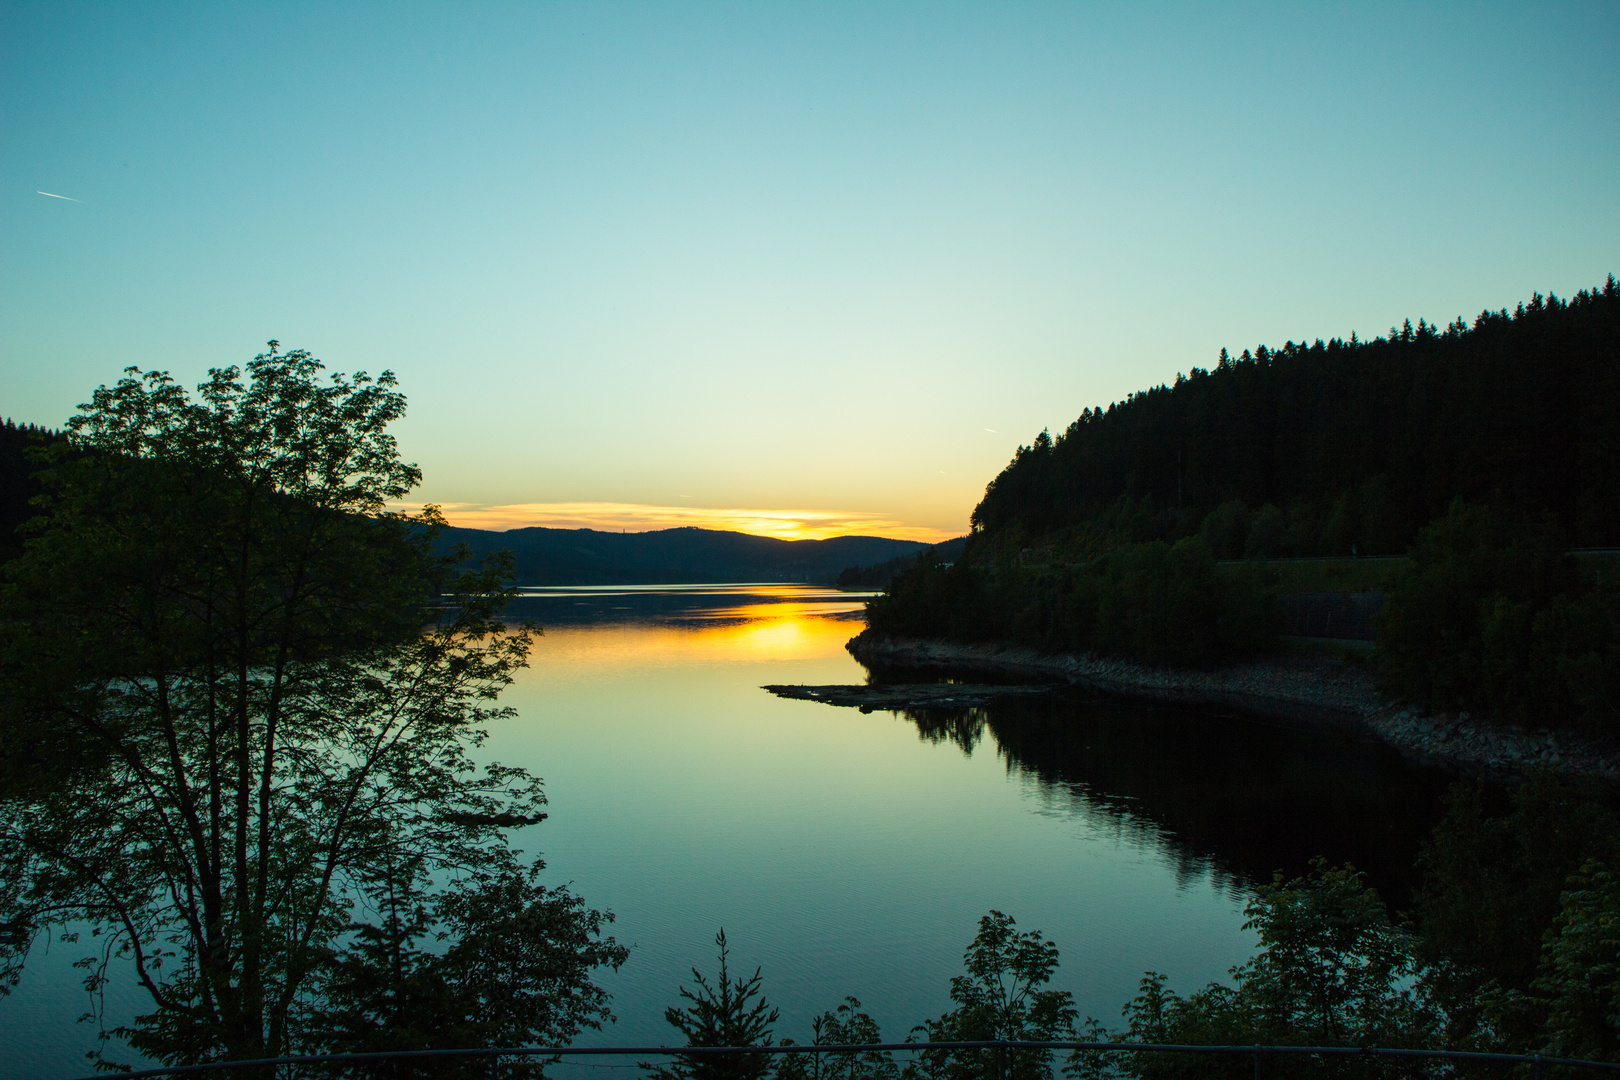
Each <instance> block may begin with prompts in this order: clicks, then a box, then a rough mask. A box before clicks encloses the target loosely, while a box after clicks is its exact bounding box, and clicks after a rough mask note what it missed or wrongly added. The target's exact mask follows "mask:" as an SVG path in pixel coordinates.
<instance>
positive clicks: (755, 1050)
mask: <svg viewBox="0 0 1620 1080" xmlns="http://www.w3.org/2000/svg"><path fill="white" fill-rule="evenodd" d="M942 1050H944V1051H950V1050H994V1051H996V1052H997V1062H998V1064H997V1075H998V1076H999V1077H1001V1078H1005V1077H1006V1076H1007V1075H1008V1054H1009V1052H1011V1051H1019V1050H1045V1051H1054V1050H1068V1051H1071V1052H1089V1053H1098V1054H1163V1053H1173V1054H1211V1055H1226V1056H1229V1057H1230V1056H1240V1055H1252V1056H1253V1059H1254V1075H1255V1077H1256V1078H1258V1077H1260V1076H1261V1062H1262V1061H1263V1060H1264V1059H1265V1058H1267V1057H1273V1056H1276V1057H1282V1056H1297V1055H1303V1056H1317V1057H1339V1058H1362V1059H1365V1060H1369V1061H1371V1060H1376V1059H1378V1058H1404V1059H1408V1060H1412V1059H1428V1060H1444V1061H1473V1062H1481V1063H1485V1062H1489V1063H1495V1064H1499V1065H1508V1066H1512V1065H1528V1066H1530V1072H1531V1075H1532V1076H1533V1077H1536V1078H1538V1080H1539V1078H1540V1077H1541V1076H1542V1075H1543V1070H1544V1069H1545V1068H1546V1067H1547V1066H1563V1067H1569V1068H1577V1069H1597V1070H1607V1071H1609V1072H1611V1073H1612V1072H1620V1063H1616V1062H1609V1061H1587V1060H1584V1059H1581V1058H1562V1057H1548V1056H1545V1055H1542V1054H1496V1053H1488V1052H1485V1051H1474V1050H1422V1049H1408V1048H1404V1047H1384V1046H1282V1045H1262V1044H1258V1043H1256V1044H1253V1045H1249V1044H1237V1045H1229V1046H1205V1045H1178V1044H1172V1043H1130V1042H1124V1043H1114V1042H1073V1041H1053V1042H1019V1041H987V1042H900V1043H853V1044H843V1043H840V1044H836V1045H833V1044H828V1045H815V1044H808V1045H798V1044H794V1045H790V1046H515V1047H484V1048H479V1049H461V1050H378V1051H371V1052H366V1053H352V1054H304V1055H293V1056H289V1057H276V1058H255V1059H252V1060H241V1061H216V1062H208V1063H205V1064H201V1065H170V1066H164V1067H162V1068H155V1069H141V1070H137V1071H135V1072H121V1073H100V1074H98V1075H96V1076H91V1077H83V1078H81V1080H110V1078H114V1077H116V1078H121V1080H138V1078H142V1077H158V1076H190V1075H196V1074H200V1073H220V1074H227V1075H228V1074H229V1073H231V1072H234V1071H236V1070H240V1069H264V1068H275V1067H277V1066H294V1065H365V1064H368V1063H382V1062H396V1061H398V1062H404V1061H420V1060H424V1059H432V1058H484V1059H488V1060H489V1062H490V1065H491V1066H492V1067H494V1066H495V1065H497V1064H498V1063H499V1062H500V1060H501V1059H503V1058H511V1059H524V1058H527V1059H532V1058H553V1059H557V1060H559V1061H560V1060H561V1059H563V1058H570V1057H604V1056H619V1057H665V1058H681V1057H685V1058H691V1057H707V1056H711V1055H726V1054H871V1053H918V1052H922V1051H942Z"/></svg>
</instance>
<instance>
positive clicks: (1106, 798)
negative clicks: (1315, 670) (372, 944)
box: [0, 586, 1448, 1076]
mask: <svg viewBox="0 0 1620 1080" xmlns="http://www.w3.org/2000/svg"><path fill="white" fill-rule="evenodd" d="M516 610H517V612H518V613H519V614H521V615H523V616H526V617H529V618H532V619H534V620H535V621H536V622H539V623H541V624H542V625H543V626H544V627H545V635H544V636H543V637H542V638H540V639H539V640H538V641H537V646H536V648H535V651H534V654H533V657H532V666H531V667H530V668H529V670H528V671H526V672H525V673H523V675H522V676H520V678H519V680H518V682H517V683H516V684H515V685H514V686H513V687H512V688H511V689H510V690H509V691H508V692H507V694H506V695H505V697H504V699H503V701H504V703H505V704H509V705H512V706H515V707H516V709H517V710H518V714H519V715H518V717H517V718H516V719H515V720H510V721H507V722H505V723H503V724H500V725H497V726H496V727H495V728H494V729H493V730H492V732H491V737H490V739H489V741H488V742H487V743H486V744H485V746H484V748H483V750H482V751H481V756H483V757H485V758H487V759H492V760H499V761H502V762H506V763H510V764H516V765H522V766H524V767H526V768H528V769H529V770H531V771H532V772H535V773H537V774H538V775H540V776H542V777H544V778H545V782H546V790H547V793H548V796H549V798H550V801H551V805H550V808H549V809H550V812H551V817H550V819H549V820H547V821H546V822H545V823H544V824H542V825H539V826H536V827H533V828H530V829H526V830H522V831H521V832H519V833H518V834H517V837H516V839H517V842H518V844H519V846H521V847H523V848H525V849H526V850H528V851H530V852H534V851H540V852H543V853H544V856H545V859H546V861H547V864H548V867H549V871H548V878H549V880H550V882H551V883H553V884H557V883H562V882H570V883H572V886H573V888H574V889H575V890H576V891H577V892H579V893H580V894H582V895H583V896H584V897H585V899H586V900H587V902H588V903H590V904H591V905H592V906H594V907H599V908H608V909H611V910H612V911H613V912H615V914H616V915H617V917H618V921H617V923H616V924H615V926H614V928H613V933H614V934H615V936H616V937H618V938H619V940H620V941H621V942H624V943H626V944H629V945H630V946H632V951H631V955H630V960H629V961H628V962H627V963H626V964H625V966H624V968H623V969H622V970H621V971H619V972H618V973H616V974H611V975H608V976H606V977H604V978H603V983H604V985H605V986H607V987H608V988H609V989H610V990H611V991H612V993H613V996H614V1009H615V1011H616V1012H617V1014H618V1017H619V1020H618V1023H617V1024H615V1025H613V1026H612V1027H609V1028H607V1029H605V1030H604V1031H602V1032H599V1033H588V1035H587V1037H586V1039H585V1040H582V1041H589V1042H595V1043H630V1044H636V1043H639V1044H649V1043H651V1044H658V1043H664V1042H668V1041H671V1040H672V1039H673V1038H674V1037H675V1033H674V1031H673V1029H672V1028H670V1027H669V1026H668V1025H667V1024H666V1023H665V1022H664V1020H663V1010H664V1008H665V1007H666V1006H667V1005H670V1004H673V1003H675V1001H676V997H677V988H678V986H679V985H680V983H681V982H682V981H683V980H686V981H688V982H689V981H690V969H691V968H692V967H693V966H694V965H695V966H697V967H699V968H700V969H702V970H704V971H705V972H712V969H713V960H714V956H713V953H714V949H713V944H712V943H713V938H714V935H715V932H716V930H718V929H720V928H722V927H723V928H724V929H725V931H726V935H727V937H728V939H729V940H730V943H731V948H732V955H733V964H734V969H743V968H746V971H748V972H751V971H752V970H753V969H754V967H755V966H758V967H760V968H761V969H762V972H763V976H764V989H765V992H766V995H767V996H768V997H769V998H770V999H771V1000H772V1001H773V1002H774V1003H775V1004H776V1005H777V1006H779V1007H780V1009H781V1012H782V1020H781V1022H780V1024H779V1025H778V1028H777V1034H778V1035H779V1036H788V1037H792V1038H795V1039H801V1040H802V1039H804V1038H805V1037H806V1036H807V1033H808V1029H809V1021H810V1018H811V1017H812V1016H813V1015H814V1014H816V1013H818V1012H820V1011H822V1010H824V1009H829V1008H832V1007H834V1006H835V1005H837V1004H838V1003H839V1002H840V1001H841V1000H842V999H843V997H844V996H845V995H847V994H852V995H855V996H856V997H859V998H860V999H861V1001H862V1002H863V1003H865V1005H866V1007H867V1008H868V1010H869V1011H870V1012H871V1013H872V1015H873V1016H874V1017H876V1018H877V1019H878V1021H879V1022H880V1023H881V1024H882V1027H883V1031H884V1034H885V1035H886V1036H888V1037H891V1038H895V1039H899V1038H902V1037H904V1035H905V1033H906V1031H907V1030H908V1029H909V1028H910V1027H911V1025H913V1024H916V1023H918V1022H920V1021H921V1020H923V1019H924V1018H925V1017H930V1016H936V1015H938V1014H939V1013H940V1012H942V1011H943V1010H944V1009H945V1008H946V1007H947V1005H948V999H947V988H948V984H949V980H950V977H951V976H952V975H954V974H957V973H959V971H960V969H961V957H962V952H963V949H964V948H965V947H966V945H967V943H968V942H969V940H971V938H972V936H973V932H974V929H975V927H976V923H977V920H978V918H979V916H980V915H982V914H984V913H985V912H986V911H988V910H990V909H992V908H994V909H997V910H1000V911H1004V912H1006V913H1008V914H1010V915H1012V916H1013V917H1014V918H1015V919H1017V921H1018V924H1019V926H1020V927H1021V928H1025V929H1039V930H1041V931H1043V932H1044V933H1045V934H1046V936H1047V937H1049V938H1050V939H1051V940H1053V941H1055V942H1056V943H1057V945H1058V947H1059V948H1060V949H1061V951H1062V967H1061V968H1060V970H1059V973H1058V976H1057V978H1056V979H1055V980H1054V984H1055V985H1057V986H1059V987H1061V988H1063V989H1067V990H1070V991H1072V992H1073V993H1074V996H1075V999H1076V1002H1077V1004H1078V1005H1079V1007H1080V1011H1081V1013H1082V1015H1086V1014H1089V1015H1092V1016H1096V1017H1098V1018H1099V1019H1102V1020H1104V1021H1105V1022H1108V1023H1113V1022H1115V1021H1116V1020H1117V1018H1118V1016H1119V1010H1120V1006H1121V1004H1122V1003H1123V1002H1125V1001H1126V1000H1128V999H1129V998H1130V997H1131V996H1133V994H1134V993H1135V990H1136V983H1137V980H1138V979H1139V978H1140V977H1141V975H1142V972H1143V971H1145V970H1148V969H1152V970H1157V971H1162V972H1165V973H1167V974H1169V975H1170V981H1171V985H1172V986H1173V987H1175V988H1176V989H1178V990H1181V991H1187V990H1190V989H1194V988H1196V987H1199V986H1201V985H1203V984H1204V983H1207V982H1209V981H1211V980H1213V979H1218V978H1222V977H1223V976H1224V975H1225V973H1226V971H1227V969H1228V968H1230V967H1232V966H1233V965H1235V964H1239V963H1242V962H1243V961H1244V960H1246V959H1247V958H1248V957H1249V955H1250V954H1251V951H1252V948H1253V945H1254V939H1253V937H1252V935H1250V934H1248V933H1246V932H1245V931H1244V930H1243V929H1242V923H1243V913H1242V909H1243V904H1244V901H1245V900H1246V898H1247V896H1248V895H1249V894H1250V891H1251V890H1252V887H1253V885H1254V883H1255V882H1256V881H1260V880H1265V879H1269V877H1270V875H1271V872H1272V871H1273V870H1276V869H1285V870H1287V871H1289V872H1297V871H1299V870H1300V869H1302V868H1303V867H1304V866H1305V865H1306V864H1307V862H1308V860H1309V859H1310V858H1311V857H1312V856H1313V855H1317V854H1321V855H1325V856H1327V857H1328V858H1329V859H1331V860H1333V861H1336V862H1342V861H1346V860H1349V861H1351V862H1353V863H1355V864H1356V865H1357V866H1359V867H1362V868H1364V869H1366V870H1368V872H1369V873H1370V874H1371V875H1372V876H1373V878H1374V880H1375V882H1376V883H1377V884H1378V885H1379V886H1380V888H1381V889H1382V890H1384V891H1385V893H1386V895H1387V896H1390V897H1391V898H1392V899H1393V900H1394V901H1395V903H1396V904H1397V906H1398V905H1399V904H1401V903H1402V902H1404V897H1405V893H1406V890H1407V889H1409V887H1410V884H1411V871H1410V867H1411V862H1412V857H1413V855H1414V854H1415V851H1416V846H1417V844H1418V842H1419V841H1420V839H1421V837H1422V836H1423V835H1424V834H1425V833H1426V832H1427V831H1428V829H1429V828H1430V827H1431V826H1432V823H1433V820H1434V818H1435V815H1436V812H1437V804H1438V799H1439V795H1440V794H1441V792H1442V791H1443V790H1444V787H1445V785H1446V783H1447V782H1448V778H1447V777H1445V776H1443V775H1441V774H1439V773H1437V772H1435V771H1433V770H1425V769H1420V768H1417V767H1414V766H1412V765H1410V764H1407V763H1405V762H1403V761H1402V760H1401V759H1400V758H1399V757H1398V756H1397V755H1395V754H1394V753H1392V752H1389V751H1387V750H1385V749H1383V748H1381V747H1379V746H1376V745H1373V744H1371V743H1367V742H1364V741H1359V740H1356V739H1354V738H1351V737H1348V736H1344V735H1340V734H1335V733H1327V732H1299V731H1294V730H1291V729H1287V728H1283V727H1278V726H1273V725H1266V724H1260V723H1255V722H1252V721H1245V720H1241V719H1238V718H1235V717H1230V716H1222V715H1220V714H1215V713H1209V712H1199V711H1192V710H1169V709H1150V708H1146V707H1142V706H1136V705H1124V704H1120V703H1112V702H1106V701H1090V700H1086V699H1084V698H1083V697H1079V696H1072V697H1069V698H1066V699H1062V700H1058V701H1040V702H1030V701H1018V702H1009V703H1008V704H1007V705H1006V706H997V707H993V708H991V709H987V710H972V711H958V712H930V713H919V714H915V715H899V714H895V713H890V712H873V713H870V714H862V713H861V712H859V711H857V710H854V709H840V708H833V707H830V706H826V705H820V704H817V703H814V702H804V701H786V700H781V699H777V698H774V697H772V696H770V695H769V694H767V693H766V692H765V691H763V690H761V689H759V687H760V685H761V684H763V683H858V682H864V681H866V680H867V679H868V677H869V674H871V673H868V672H867V670H866V669H865V668H863V667H862V666H860V665H859V664H857V663H856V662H855V661H854V660H853V659H851V658H850V656H849V654H848V653H846V652H845V651H844V643H845V641H847V640H848V639H849V638H850V637H851V636H852V635H853V634H854V633H856V632H857V631H859V630H860V629H861V625H862V624H861V622H860V598H859V597H854V596H851V594H847V593H838V592H833V591H830V590H823V589H816V588H811V587H803V586H719V587H716V586H692V587H679V588H634V589H607V588H591V589H547V590H534V591H532V592H530V593H528V594H526V595H525V597H524V598H523V599H522V600H520V601H519V603H518V605H517V608H516ZM875 677H877V678H888V679H902V678H905V673H894V672H879V673H876V674H875ZM71 952H72V950H63V949H61V948H60V947H58V948H56V949H55V950H54V951H53V953H52V954H51V955H48V956H44V955H42V956H38V957H36V958H31V964H32V968H31V970H30V971H29V973H28V974H27V976H26V977H25V979H24V983H23V985H22V986H21V987H19V988H18V990H17V992H16V993H14V995H13V996H12V997H11V998H9V999H0V1075H3V1076H35V1075H44V1076H71V1075H76V1074H79V1073H82V1072H84V1071H86V1070H85V1069H84V1067H83V1058H82V1057H81V1055H82V1054H83V1052H84V1050H85V1049H87V1048H88V1047H89V1045H90V1041H91V1035H90V1031H89V1030H88V1027H87V1025H82V1024H79V1025H75V1023H74V1020H75V1018H76V1017H77V1016H78V1015H79V1014H80V1013H82V1012H83V1011H84V1008H85V999H84V996H83V994H82V992H78V991H76V990H75V983H74V979H73V976H72V972H71V969H69V968H68V967H67V966H66V961H67V959H69V954H70V953H71ZM36 960H37V962H34V961H36ZM138 1004H139V999H138V998H136V997H135V996H133V995H132V994H131V993H130V992H129V990H128V988H127V987H120V988H118V989H117V990H116V992H115V993H114V994H113V996H112V998H111V1000H110V1001H109V1007H110V1013H111V1014H112V1015H118V1014H119V1013H120V1012H122V1013H123V1014H124V1015H128V1014H129V1011H130V1010H131V1009H132V1008H134V1007H135V1006H136V1005H138ZM579 1072H580V1074H581V1075H585V1074H586V1071H585V1070H579Z"/></svg>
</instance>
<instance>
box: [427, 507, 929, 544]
mask: <svg viewBox="0 0 1620 1080" xmlns="http://www.w3.org/2000/svg"><path fill="white" fill-rule="evenodd" d="M398 508H399V509H413V510H414V509H419V508H420V504H399V506H398ZM439 509H440V511H441V512H442V513H443V514H444V518H445V520H446V521H447V522H449V523H450V524H451V525H456V526H460V527H462V528H467V529H489V530H491V531H494V532H505V531H506V530H508V529H523V528H531V527H535V526H539V527H543V528H549V529H597V530H599V531H602V532H653V531H656V530H658V529H679V528H687V527H691V528H699V529H722V530H726V531H729V532H740V533H749V534H751V535H753V536H769V537H774V538H775V539H778V540H826V539H828V538H830V537H834V536H886V537H890V538H892V539H896V540H919V541H922V542H923V543H938V542H940V541H942V540H949V539H951V538H952V537H953V536H956V535H958V534H956V533H951V532H947V531H945V530H943V529H936V528H930V527H928V526H920V525H906V524H903V523H902V522H899V521H895V520H894V519H892V518H888V517H885V516H883V515H881V514H872V513H865V512H862V511H847V510H791V509H738V508H718V507H701V506H650V505H646V504H643V503H612V502H557V503H508V504H502V505H489V504H483V503H442V504H439Z"/></svg>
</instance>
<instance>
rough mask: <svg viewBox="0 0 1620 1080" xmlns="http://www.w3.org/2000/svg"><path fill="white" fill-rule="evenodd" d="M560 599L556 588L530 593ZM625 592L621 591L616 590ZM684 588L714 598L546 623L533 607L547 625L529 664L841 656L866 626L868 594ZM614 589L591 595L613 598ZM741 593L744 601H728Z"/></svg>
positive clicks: (635, 664) (634, 664)
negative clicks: (658, 612)
mask: <svg viewBox="0 0 1620 1080" xmlns="http://www.w3.org/2000/svg"><path fill="white" fill-rule="evenodd" d="M531 595H545V596H548V597H551V598H552V599H562V598H565V597H566V596H567V595H579V594H578V593H573V594H559V593H557V592H547V593H539V592H538V591H537V592H535V593H531ZM620 595H621V596H622V595H623V594H622V593H621V594H620ZM687 595H690V596H693V597H694V598H696V597H699V596H707V597H712V600H713V601H714V603H713V606H708V605H707V604H702V605H700V606H696V607H693V608H690V609H687V610H683V611H681V612H679V613H678V614H675V615H666V616H664V617H659V618H655V619H648V620H639V619H635V618H626V619H625V620H624V621H622V622H608V623H600V622H599V623H593V624H590V625H584V626H580V625H570V624H568V623H566V622H557V623H553V624H549V625H548V623H547V621H546V618H545V612H544V611H539V612H536V613H535V614H534V616H533V617H534V619H535V621H536V622H537V623H539V624H540V626H541V628H542V630H543V631H544V634H543V636H541V637H540V638H539V639H537V640H536V642H535V647H534V650H533V652H532V653H531V654H530V665H531V666H532V667H534V668H538V669H545V668H546V667H548V666H549V665H551V664H558V665H561V666H566V667H567V668H570V669H574V668H576V667H579V666H580V662H585V663H584V667H587V668H588V669H590V670H593V671H597V672H601V671H602V670H603V669H604V668H611V669H614V670H626V669H632V668H646V667H658V668H667V667H674V666H689V665H699V666H714V665H720V664H761V663H772V662H778V661H783V660H809V659H817V658H822V657H833V656H841V655H843V654H844V643H845V642H847V641H848V640H849V639H850V638H851V637H853V636H854V635H855V634H857V633H859V632H860V631H861V629H862V628H863V626H864V622H863V620H862V618H861V615H862V608H863V604H864V600H865V598H864V597H862V596H851V595H850V594H848V593H838V592H836V591H833V590H820V589H807V588H806V587H805V586H803V585H798V586H792V585H786V586H771V585H759V586H749V587H748V588H747V589H746V590H741V589H734V588H726V587H714V588H712V589H705V590H701V591H700V590H698V589H693V590H691V591H690V592H689V593H688V594H687ZM613 598H614V595H613V594H611V593H605V594H597V596H596V597H594V598H593V599H595V600H597V601H598V602H610V601H611V600H612V599H613ZM735 600H741V601H744V602H742V603H736V602H728V601H735Z"/></svg>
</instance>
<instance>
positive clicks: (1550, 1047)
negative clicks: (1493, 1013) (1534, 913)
mask: <svg viewBox="0 0 1620 1080" xmlns="http://www.w3.org/2000/svg"><path fill="white" fill-rule="evenodd" d="M1569 885H1570V888H1568V889H1567V890H1566V891H1565V892H1564V894H1563V896H1562V897H1561V899H1560V903H1559V912H1558V919H1557V921H1556V923H1555V924H1554V926H1553V932H1552V933H1550V934H1549V935H1548V936H1547V942H1546V946H1545V948H1544V949H1543V950H1542V954H1541V965H1540V971H1539V973H1538V974H1537V976H1536V978H1535V979H1534V980H1533V981H1532V982H1531V984H1530V991H1529V993H1528V994H1527V995H1526V996H1525V999H1524V1004H1525V1006H1526V1007H1527V1008H1528V1009H1529V1011H1531V1012H1532V1013H1533V1014H1536V1017H1537V1019H1539V1020H1540V1027H1541V1029H1542V1031H1543V1039H1542V1042H1541V1045H1540V1047H1539V1048H1538V1049H1540V1050H1541V1051H1542V1052H1544V1053H1547V1054H1553V1055H1557V1056H1559V1057H1575V1058H1587V1059H1591V1060H1597V1061H1615V1060H1620V881H1617V880H1616V879H1615V875H1614V873H1613V872H1612V871H1610V870H1609V868H1608V867H1607V866H1605V865H1604V864H1603V863H1601V862H1598V861H1596V860H1592V861H1589V862H1587V863H1586V864H1585V865H1584V866H1582V867H1581V871H1580V873H1579V874H1576V875H1574V876H1573V877H1572V878H1571V879H1570V881H1569Z"/></svg>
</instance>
